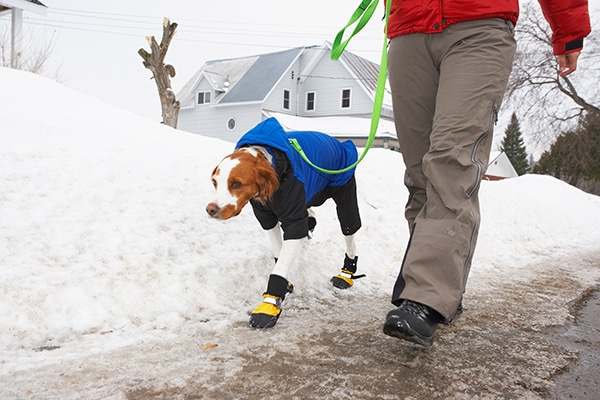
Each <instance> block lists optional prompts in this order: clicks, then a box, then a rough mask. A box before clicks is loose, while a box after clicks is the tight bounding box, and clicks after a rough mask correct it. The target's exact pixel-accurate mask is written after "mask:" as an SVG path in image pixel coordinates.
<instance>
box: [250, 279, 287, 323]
mask: <svg viewBox="0 0 600 400" xmlns="http://www.w3.org/2000/svg"><path fill="white" fill-rule="evenodd" d="M293 291H294V286H293V285H292V284H291V283H290V282H288V281H287V279H285V278H284V277H282V276H279V275H270V276H269V283H268V285H267V291H266V292H265V293H263V301H262V303H260V304H259V305H258V307H256V308H255V309H254V311H252V314H250V326H252V327H253V328H258V329H266V328H272V327H273V326H275V324H276V323H277V320H278V319H279V315H280V314H281V303H282V302H283V300H284V299H285V295H286V294H288V293H292V292H293Z"/></svg>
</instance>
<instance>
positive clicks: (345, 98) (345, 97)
mask: <svg viewBox="0 0 600 400" xmlns="http://www.w3.org/2000/svg"><path fill="white" fill-rule="evenodd" d="M351 97H352V90H351V89H342V108H350V98H351Z"/></svg>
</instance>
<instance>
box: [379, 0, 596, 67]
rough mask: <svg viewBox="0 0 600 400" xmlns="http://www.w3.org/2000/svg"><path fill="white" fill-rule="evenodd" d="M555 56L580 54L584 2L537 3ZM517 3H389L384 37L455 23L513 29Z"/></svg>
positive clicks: (586, 22) (586, 26)
mask: <svg viewBox="0 0 600 400" xmlns="http://www.w3.org/2000/svg"><path fill="white" fill-rule="evenodd" d="M539 2H540V4H541V6H542V11H543V12H544V16H545V17H546V20H547V21H548V23H549V24H550V27H551V28H552V32H553V35H552V48H553V51H554V54H555V55H559V54H565V53H570V52H573V51H578V50H581V48H582V47H583V38H584V37H586V36H587V35H588V34H589V33H590V31H591V28H590V15H589V12H588V2H587V0H539ZM518 17H519V1H518V0H479V1H476V0H392V9H391V13H390V19H389V26H388V37H389V38H390V39H391V38H393V37H395V36H399V35H406V34H409V33H435V32H441V31H442V29H444V28H446V27H448V26H449V25H452V24H456V23H457V22H465V21H472V20H477V19H483V18H502V19H506V20H509V21H512V23H513V24H515V25H516V23H517V18H518Z"/></svg>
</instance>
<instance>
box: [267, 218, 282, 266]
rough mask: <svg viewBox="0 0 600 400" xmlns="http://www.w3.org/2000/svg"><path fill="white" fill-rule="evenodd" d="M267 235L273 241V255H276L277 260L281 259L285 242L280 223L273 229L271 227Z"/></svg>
mask: <svg viewBox="0 0 600 400" xmlns="http://www.w3.org/2000/svg"><path fill="white" fill-rule="evenodd" d="M267 236H268V237H269V241H270V242H271V250H272V251H273V257H275V260H277V259H279V253H280V252H281V245H282V244H283V239H282V237H281V229H280V228H279V224H277V225H275V227H274V228H273V229H269V230H268V231H267Z"/></svg>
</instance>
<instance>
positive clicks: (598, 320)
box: [549, 287, 600, 400]
mask: <svg viewBox="0 0 600 400" xmlns="http://www.w3.org/2000/svg"><path fill="white" fill-rule="evenodd" d="M573 308H574V310H573V313H574V315H575V322H574V323H573V324H572V325H570V326H568V327H563V328H561V329H556V330H554V331H553V332H551V333H550V335H549V337H550V338H551V339H552V340H554V341H556V342H557V343H558V344H560V345H561V346H563V347H565V348H566V349H568V350H570V351H573V352H576V357H577V359H576V360H574V361H573V362H572V363H571V364H570V365H569V366H568V367H567V368H566V369H565V371H564V372H563V373H561V374H558V375H557V376H556V377H555V378H554V379H553V380H552V385H551V386H550V387H549V396H550V398H552V399H556V400H564V399H577V400H596V399H598V398H600V287H595V288H593V289H591V290H589V291H588V292H586V293H584V295H583V296H582V298H581V300H579V301H578V302H576V304H575V305H574V307H573Z"/></svg>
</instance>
